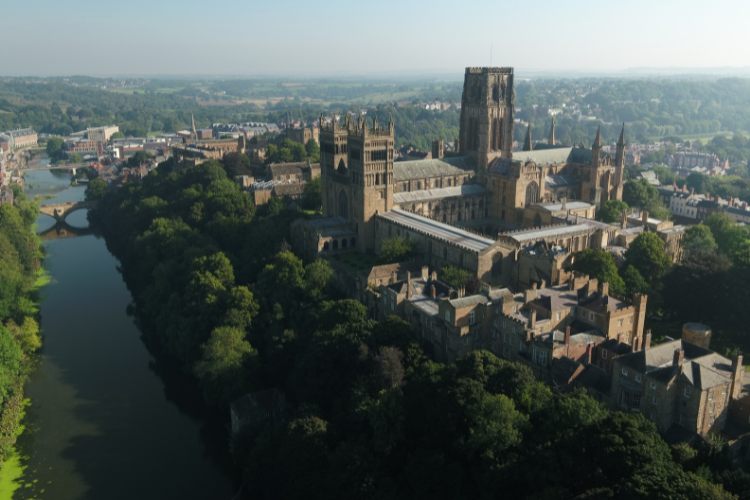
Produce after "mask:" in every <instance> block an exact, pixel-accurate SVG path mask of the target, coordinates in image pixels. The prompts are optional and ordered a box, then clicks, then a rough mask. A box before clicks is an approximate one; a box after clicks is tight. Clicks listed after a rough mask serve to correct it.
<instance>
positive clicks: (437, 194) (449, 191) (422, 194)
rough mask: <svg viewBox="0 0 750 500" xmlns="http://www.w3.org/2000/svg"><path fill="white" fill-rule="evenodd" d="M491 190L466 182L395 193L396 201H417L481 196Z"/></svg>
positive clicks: (394, 199)
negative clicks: (451, 185)
mask: <svg viewBox="0 0 750 500" xmlns="http://www.w3.org/2000/svg"><path fill="white" fill-rule="evenodd" d="M489 193H490V191H488V190H487V189H485V188H484V187H482V186H480V185H479V184H464V185H462V186H454V187H447V188H439V189H425V190H422V191H404V192H400V193H395V194H394V195H393V202H394V203H409V202H417V201H427V200H438V199H443V198H451V197H454V196H479V195H483V194H489Z"/></svg>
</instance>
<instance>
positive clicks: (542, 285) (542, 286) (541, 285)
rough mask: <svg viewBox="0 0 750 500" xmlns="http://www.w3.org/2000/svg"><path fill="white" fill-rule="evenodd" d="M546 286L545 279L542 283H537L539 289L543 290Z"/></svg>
mask: <svg viewBox="0 0 750 500" xmlns="http://www.w3.org/2000/svg"><path fill="white" fill-rule="evenodd" d="M545 288H547V282H546V281H545V280H542V283H541V284H540V285H539V289H540V290H543V289H545Z"/></svg>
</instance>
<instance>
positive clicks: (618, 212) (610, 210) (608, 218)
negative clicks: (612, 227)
mask: <svg viewBox="0 0 750 500" xmlns="http://www.w3.org/2000/svg"><path fill="white" fill-rule="evenodd" d="M628 210H630V207H629V206H628V204H627V203H625V202H624V201H620V200H608V201H607V202H605V203H604V207H602V209H601V210H600V211H599V220H601V221H602V222H610V223H612V222H620V220H621V218H622V212H623V211H625V212H627V211H628Z"/></svg>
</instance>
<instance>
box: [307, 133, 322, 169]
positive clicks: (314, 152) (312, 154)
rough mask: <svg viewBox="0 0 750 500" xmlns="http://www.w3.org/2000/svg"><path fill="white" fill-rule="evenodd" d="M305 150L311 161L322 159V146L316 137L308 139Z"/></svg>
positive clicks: (316, 161) (315, 161)
mask: <svg viewBox="0 0 750 500" xmlns="http://www.w3.org/2000/svg"><path fill="white" fill-rule="evenodd" d="M305 151H307V156H308V158H309V159H310V163H318V162H319V161H320V146H319V145H318V143H317V142H316V141H315V139H310V140H309V141H307V144H305Z"/></svg>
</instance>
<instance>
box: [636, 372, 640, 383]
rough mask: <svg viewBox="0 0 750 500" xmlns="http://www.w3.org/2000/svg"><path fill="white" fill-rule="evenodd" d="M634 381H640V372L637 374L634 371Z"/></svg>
mask: <svg viewBox="0 0 750 500" xmlns="http://www.w3.org/2000/svg"><path fill="white" fill-rule="evenodd" d="M635 381H636V382H640V381H641V376H640V374H638V373H636V374H635Z"/></svg>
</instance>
